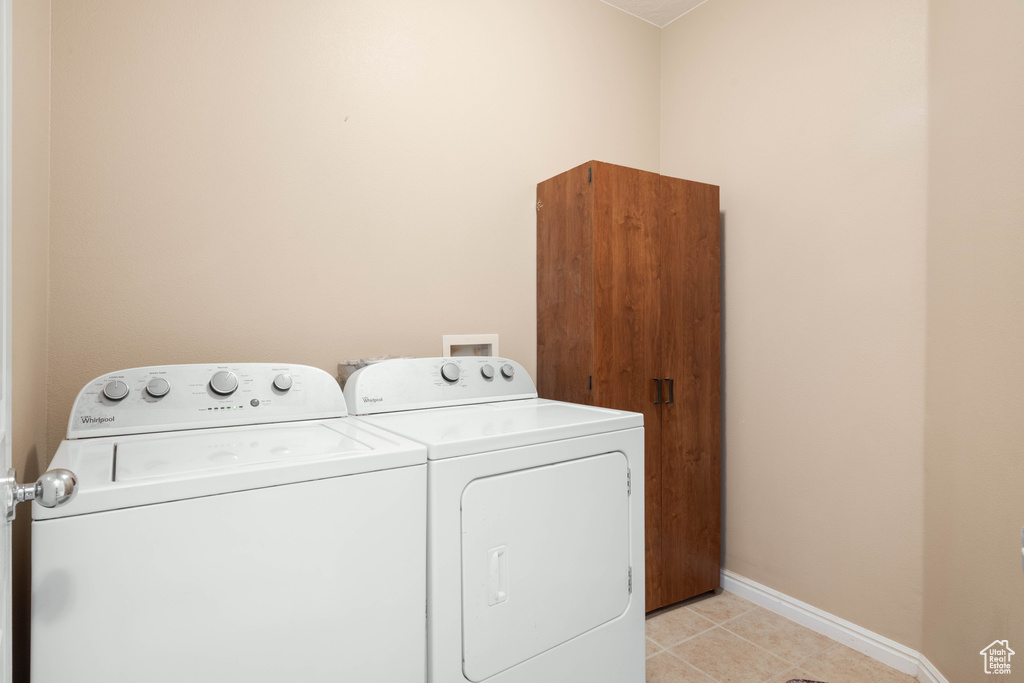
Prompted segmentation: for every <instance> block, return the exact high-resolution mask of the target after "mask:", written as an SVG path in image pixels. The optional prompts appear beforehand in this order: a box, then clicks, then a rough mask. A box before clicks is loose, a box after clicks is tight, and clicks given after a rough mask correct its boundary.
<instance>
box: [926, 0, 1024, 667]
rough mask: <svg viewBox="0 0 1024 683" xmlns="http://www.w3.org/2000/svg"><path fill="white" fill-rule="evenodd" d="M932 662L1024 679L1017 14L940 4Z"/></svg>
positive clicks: (933, 110)
mask: <svg viewBox="0 0 1024 683" xmlns="http://www.w3.org/2000/svg"><path fill="white" fill-rule="evenodd" d="M930 7H931V16H930V29H929V56H930V58H929V73H930V78H929V112H930V115H929V152H930V162H929V192H928V196H929V203H928V363H927V368H928V392H927V406H928V411H927V412H928V421H927V430H926V440H925V444H926V452H927V461H926V463H927V467H926V473H927V475H926V479H925V484H926V486H925V491H926V496H925V511H926V517H925V519H926V536H925V538H926V548H927V550H926V554H925V560H926V561H925V603H924V617H925V618H924V638H925V643H924V651H925V654H926V655H927V656H928V658H929V659H930V660H931V661H932V662H933V663H934V664H935V665H936V666H937V667H938V668H939V669H940V670H941V671H942V672H943V674H944V675H945V676H946V678H948V679H949V680H950V681H975V680H982V679H983V678H986V677H985V676H984V675H983V673H982V658H981V656H980V654H979V651H980V650H981V649H982V648H984V647H985V646H987V645H988V644H989V643H991V642H992V641H993V640H996V639H999V640H1005V639H1008V640H1009V642H1010V646H1011V647H1012V648H1013V649H1014V650H1015V651H1016V652H1017V653H1018V654H1017V656H1016V657H1014V658H1013V660H1012V662H1011V663H1012V665H1013V670H1014V674H1013V675H1011V676H1007V677H1005V678H1008V679H1009V680H1020V679H1022V678H1024V574H1022V569H1021V552H1020V547H1021V526H1024V380H1022V378H1024V189H1022V188H1024V89H1022V87H1021V84H1022V83H1024V40H1022V36H1024V3H1022V2H1021V1H1020V0H986V1H985V2H974V1H972V0H932V2H931V4H930Z"/></svg>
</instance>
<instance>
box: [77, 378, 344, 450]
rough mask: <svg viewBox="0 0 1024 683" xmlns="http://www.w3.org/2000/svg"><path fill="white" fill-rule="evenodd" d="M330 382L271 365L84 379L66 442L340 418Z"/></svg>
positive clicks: (340, 405) (337, 393) (340, 401)
mask: <svg viewBox="0 0 1024 683" xmlns="http://www.w3.org/2000/svg"><path fill="white" fill-rule="evenodd" d="M345 415H347V411H346V409H345V398H344V396H343V395H342V393H341V388H340V387H339V386H338V382H337V380H335V379H334V378H333V377H331V376H330V375H329V374H328V373H326V372H324V371H323V370H320V369H319V368H313V367H309V366H307V365H288V364H273V363H234V364H228V365H160V366H154V367H148V368H132V369H130V370H119V371H118V372H113V373H110V374H109V375H103V376H102V377H97V378H96V379H94V380H92V381H91V382H89V383H88V384H86V385H85V387H84V388H83V389H82V390H81V391H80V392H79V393H78V398H77V399H76V400H75V405H74V408H72V410H71V419H70V420H69V422H68V438H69V439H81V438H87V437H92V436H111V435H122V434H146V433H149V432H164V431H171V430H179V429H198V428H202V427H233V426H236V425H246V424H261V423H265V422H288V421H292V420H315V419H324V418H331V417H345Z"/></svg>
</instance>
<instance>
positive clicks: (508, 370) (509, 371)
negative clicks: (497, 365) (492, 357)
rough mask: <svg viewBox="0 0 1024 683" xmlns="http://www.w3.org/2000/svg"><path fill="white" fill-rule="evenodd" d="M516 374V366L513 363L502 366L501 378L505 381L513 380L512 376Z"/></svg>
mask: <svg viewBox="0 0 1024 683" xmlns="http://www.w3.org/2000/svg"><path fill="white" fill-rule="evenodd" d="M515 374H516V369H515V366H513V365H512V364H511V363H505V364H504V365H502V366H501V376H502V377H504V378H505V379H512V376H513V375H515Z"/></svg>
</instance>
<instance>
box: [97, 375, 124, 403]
mask: <svg viewBox="0 0 1024 683" xmlns="http://www.w3.org/2000/svg"><path fill="white" fill-rule="evenodd" d="M103 395H104V396H106V397H107V398H109V399H110V400H111V401H120V400H121V399H122V398H124V397H125V396H127V395H128V385H127V384H125V383H124V382H122V381H121V380H119V379H115V380H114V381H112V382H107V386H105V387H103Z"/></svg>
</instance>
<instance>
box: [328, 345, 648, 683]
mask: <svg viewBox="0 0 1024 683" xmlns="http://www.w3.org/2000/svg"><path fill="white" fill-rule="evenodd" d="M345 398H346V401H347V402H348V405H349V411H350V413H351V414H354V415H358V416H359V417H358V419H359V420H360V421H362V422H364V423H366V424H368V425H370V426H374V427H380V428H382V429H386V430H388V431H389V432H391V433H394V434H396V435H401V436H403V437H407V438H409V439H412V440H414V441H418V442H420V443H423V444H425V445H426V446H427V458H428V460H427V490H428V494H427V499H428V503H427V504H428V508H427V527H428V532H427V546H428V550H427V567H428V569H427V586H428V587H427V643H428V644H427V652H428V655H427V680H429V681H431V682H432V683H463V682H465V681H473V682H474V683H476V682H479V681H492V682H493V683H566V682H567V681H586V683H642V682H643V680H644V675H645V673H644V503H643V501H644V492H643V482H644V471H643V457H644V439H643V416H642V415H640V414H638V413H627V412H622V411H617V410H606V409H603V408H594V407H590V406H583V405H575V404H571V403H561V402H557V401H548V400H543V399H538V398H537V391H536V388H535V387H534V384H533V381H532V380H531V379H530V377H529V375H528V374H527V373H526V371H525V370H523V368H522V366H520V365H519V364H518V363H515V362H513V361H510V360H506V359H500V358H432V359H429V358H424V359H410V360H392V361H388V362H386V363H381V364H379V365H374V366H370V367H367V368H364V369H362V370H359V371H357V372H356V373H355V374H354V375H352V377H351V378H350V379H349V380H348V383H347V384H346V386H345Z"/></svg>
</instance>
